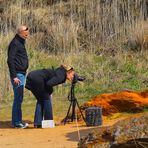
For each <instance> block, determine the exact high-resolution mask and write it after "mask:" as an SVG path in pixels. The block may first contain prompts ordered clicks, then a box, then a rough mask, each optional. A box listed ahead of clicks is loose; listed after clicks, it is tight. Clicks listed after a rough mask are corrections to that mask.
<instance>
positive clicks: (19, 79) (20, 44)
mask: <svg viewBox="0 0 148 148" xmlns="http://www.w3.org/2000/svg"><path fill="white" fill-rule="evenodd" d="M28 35H29V29H28V27H26V26H20V27H19V28H18V30H17V34H16V35H15V37H14V38H13V39H12V41H11V42H10V44H9V47H8V59H7V63H8V67H9V72H10V79H11V83H12V86H13V92H14V101H13V106H12V127H14V128H26V127H27V126H28V123H24V122H23V121H22V110H21V105H22V102H23V96H24V83H25V78H26V76H25V75H26V71H27V68H28V56H27V52H26V48H25V40H26V39H27V37H28Z"/></svg>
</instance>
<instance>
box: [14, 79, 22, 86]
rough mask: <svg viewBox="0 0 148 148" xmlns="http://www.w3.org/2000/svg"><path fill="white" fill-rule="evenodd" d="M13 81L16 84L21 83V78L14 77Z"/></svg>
mask: <svg viewBox="0 0 148 148" xmlns="http://www.w3.org/2000/svg"><path fill="white" fill-rule="evenodd" d="M13 81H14V84H16V85H19V84H20V83H21V81H20V79H18V78H14V79H13Z"/></svg>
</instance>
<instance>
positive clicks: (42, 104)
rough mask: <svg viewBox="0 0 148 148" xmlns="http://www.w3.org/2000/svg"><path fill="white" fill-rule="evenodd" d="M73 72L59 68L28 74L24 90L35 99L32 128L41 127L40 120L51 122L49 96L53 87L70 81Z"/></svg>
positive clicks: (71, 69) (64, 67) (63, 67)
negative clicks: (28, 91)
mask: <svg viewBox="0 0 148 148" xmlns="http://www.w3.org/2000/svg"><path fill="white" fill-rule="evenodd" d="M74 74H75V71H74V69H73V68H72V67H69V66H61V67H59V68H57V69H55V70H52V69H41V70H35V71H32V72H30V73H29V74H28V76H27V80H26V86H25V87H26V88H27V89H29V90H30V91H31V92H32V93H33V94H34V96H35V97H36V99H37V103H36V110H35V116H34V127H37V128H39V127H41V122H42V120H43V119H44V120H53V114H52V104H51V94H52V92H53V87H54V86H56V85H58V84H62V83H64V82H65V81H66V79H68V80H70V81H71V80H72V79H73V77H74Z"/></svg>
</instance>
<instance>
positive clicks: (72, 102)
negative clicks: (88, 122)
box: [64, 81, 85, 125]
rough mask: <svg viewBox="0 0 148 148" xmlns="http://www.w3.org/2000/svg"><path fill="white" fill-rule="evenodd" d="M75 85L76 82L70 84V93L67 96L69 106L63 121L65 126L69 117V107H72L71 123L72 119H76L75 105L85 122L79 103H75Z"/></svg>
mask: <svg viewBox="0 0 148 148" xmlns="http://www.w3.org/2000/svg"><path fill="white" fill-rule="evenodd" d="M75 84H76V82H74V81H73V82H72V84H71V88H70V92H69V94H68V100H69V101H70V105H69V108H68V111H67V115H66V117H65V119H64V125H65V124H66V122H67V119H68V117H69V113H70V110H71V107H72V115H71V121H72V122H73V121H74V119H76V115H75V108H76V105H77V107H78V109H79V111H80V113H81V116H82V118H83V120H84V121H85V118H84V116H83V113H82V111H81V109H80V106H79V103H78V101H77V99H76V97H75V92H74V88H75Z"/></svg>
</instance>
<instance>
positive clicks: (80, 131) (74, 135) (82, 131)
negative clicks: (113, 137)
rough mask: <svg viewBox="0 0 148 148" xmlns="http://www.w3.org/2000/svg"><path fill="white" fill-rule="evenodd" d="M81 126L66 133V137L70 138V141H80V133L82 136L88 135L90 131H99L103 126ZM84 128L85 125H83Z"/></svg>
mask: <svg viewBox="0 0 148 148" xmlns="http://www.w3.org/2000/svg"><path fill="white" fill-rule="evenodd" d="M80 128H81V127H78V130H77V131H75V132H71V133H68V134H66V137H67V138H68V140H69V141H79V135H80V137H83V136H86V135H88V134H89V133H92V132H93V131H96V130H97V131H99V130H102V128H104V127H102V126H96V127H87V126H86V129H80ZM83 128H84V127H83Z"/></svg>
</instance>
